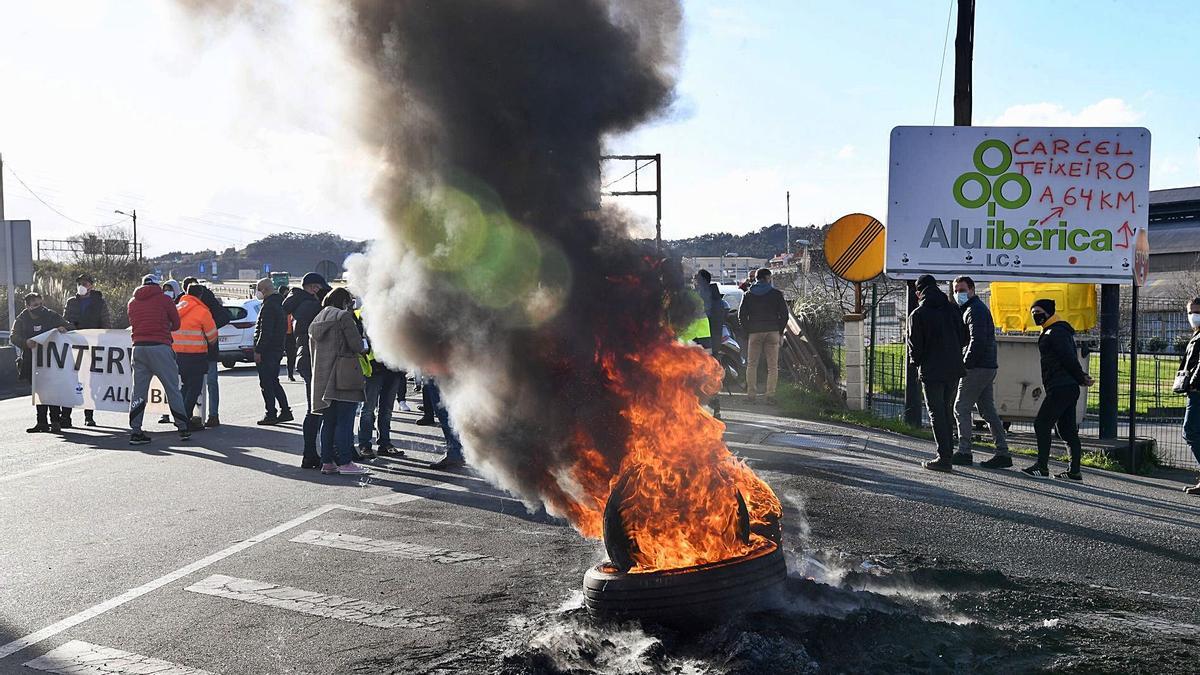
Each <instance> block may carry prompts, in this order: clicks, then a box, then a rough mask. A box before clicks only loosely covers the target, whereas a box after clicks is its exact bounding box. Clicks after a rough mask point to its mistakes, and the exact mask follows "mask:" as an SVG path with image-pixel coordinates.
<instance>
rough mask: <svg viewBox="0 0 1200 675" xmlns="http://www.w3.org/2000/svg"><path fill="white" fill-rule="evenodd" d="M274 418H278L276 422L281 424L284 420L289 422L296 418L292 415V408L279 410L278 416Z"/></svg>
mask: <svg viewBox="0 0 1200 675" xmlns="http://www.w3.org/2000/svg"><path fill="white" fill-rule="evenodd" d="M276 419H277V420H278V422H279V423H280V424H283V423H284V422H291V421H292V420H294V419H296V418H295V416H293V415H292V409H291V408H288V409H287V410H281V411H280V412H279V417H278V418H276Z"/></svg>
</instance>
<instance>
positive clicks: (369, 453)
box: [354, 309, 405, 459]
mask: <svg viewBox="0 0 1200 675" xmlns="http://www.w3.org/2000/svg"><path fill="white" fill-rule="evenodd" d="M362 312H363V310H361V309H358V310H355V312H354V314H355V317H356V319H357V320H358V324H359V326H360V328H361V327H362V325H363V324H362V315H363V314H362ZM363 333H364V335H365V334H366V331H365V330H364V331H363ZM366 339H367V346H368V348H369V347H370V344H371V336H370V335H367V338H366ZM365 360H366V364H365V365H364V366H363V371H364V375H365V378H366V381H365V384H364V386H363V407H362V412H361V413H360V414H359V418H358V453H359V454H360V455H361V456H362V457H364V458H366V459H374V458H375V457H376V454H379V455H396V456H400V457H403V456H404V452H403V451H401V450H397V449H396V446H394V445H392V408H393V406H395V403H396V394H397V393H398V392H399V391H400V386H401V384H402V383H403V378H404V377H405V374H404V373H402V372H400V371H396V370H392V369H391V368H388V367H387V366H386V365H385V364H383V363H382V362H380V361H379V360H378V359H376V358H375V352H374V350H373V349H369V350H368V351H367V353H366V355H365ZM377 426H378V432H379V437H378V445H377V448H378V451H376V450H374V449H372V448H371V437H372V435H373V434H374V433H375V430H376V427H377Z"/></svg>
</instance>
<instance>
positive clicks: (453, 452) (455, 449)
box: [423, 380, 464, 462]
mask: <svg viewBox="0 0 1200 675" xmlns="http://www.w3.org/2000/svg"><path fill="white" fill-rule="evenodd" d="M423 391H426V392H428V393H429V404H428V405H429V406H430V407H432V408H433V411H434V414H435V415H437V419H438V423H439V424H441V426H442V435H443V436H445V437H446V459H449V460H451V461H455V462H462V461H464V459H463V451H462V442H461V441H459V440H458V434H456V433H454V430H453V429H451V428H450V411H448V410H446V406H444V405H442V392H441V390H440V389H438V386H437V384H436V383H435V382H434V381H433V380H429V381H427V382H426V383H425V388H424V389H423ZM425 412H426V413H428V412H429V410H428V408H427V409H426V411H425Z"/></svg>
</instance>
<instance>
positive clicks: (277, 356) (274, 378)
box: [254, 352, 288, 417]
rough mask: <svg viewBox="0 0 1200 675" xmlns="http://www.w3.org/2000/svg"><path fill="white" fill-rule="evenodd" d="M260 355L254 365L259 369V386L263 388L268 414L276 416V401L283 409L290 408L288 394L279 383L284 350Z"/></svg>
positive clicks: (264, 402)
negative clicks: (280, 364)
mask: <svg viewBox="0 0 1200 675" xmlns="http://www.w3.org/2000/svg"><path fill="white" fill-rule="evenodd" d="M258 356H259V359H258V363H256V364H255V366H254V368H255V370H257V371H258V388H259V389H260V390H262V397H263V405H265V406H266V408H267V416H268V417H274V416H275V415H276V413H275V403H276V401H278V402H279V409H280V410H281V411H282V410H287V409H288V401H287V395H286V394H284V393H283V385H282V384H280V383H279V362H280V361H281V360H283V352H259V354H258Z"/></svg>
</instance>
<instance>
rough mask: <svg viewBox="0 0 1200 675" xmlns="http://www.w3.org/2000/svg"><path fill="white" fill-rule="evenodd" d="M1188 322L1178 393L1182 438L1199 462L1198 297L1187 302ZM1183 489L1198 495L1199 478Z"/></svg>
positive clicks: (1199, 366) (1199, 325) (1199, 336)
mask: <svg viewBox="0 0 1200 675" xmlns="http://www.w3.org/2000/svg"><path fill="white" fill-rule="evenodd" d="M1188 323H1189V324H1191V326H1192V339H1191V340H1188V343H1187V349H1185V350H1184V352H1183V358H1182V359H1180V361H1179V370H1180V372H1181V373H1183V374H1184V386H1183V391H1182V392H1179V393H1186V394H1187V407H1186V408H1184V411H1183V438H1184V440H1186V441H1187V444H1188V447H1190V448H1191V449H1192V454H1193V455H1195V456H1196V461H1197V462H1200V297H1198V298H1192V301H1191V302H1190V303H1189V304H1188ZM1176 391H1177V392H1178V391H1179V390H1178V389H1176ZM1183 491H1184V492H1186V493H1188V494H1189V495H1200V478H1198V479H1197V480H1196V484H1195V485H1193V486H1191V487H1186V488H1184V489H1183Z"/></svg>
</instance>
